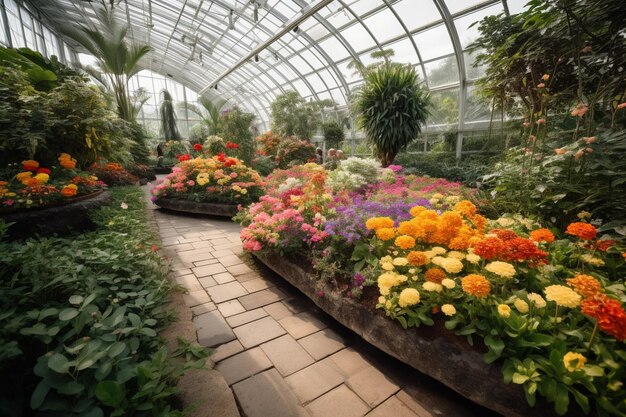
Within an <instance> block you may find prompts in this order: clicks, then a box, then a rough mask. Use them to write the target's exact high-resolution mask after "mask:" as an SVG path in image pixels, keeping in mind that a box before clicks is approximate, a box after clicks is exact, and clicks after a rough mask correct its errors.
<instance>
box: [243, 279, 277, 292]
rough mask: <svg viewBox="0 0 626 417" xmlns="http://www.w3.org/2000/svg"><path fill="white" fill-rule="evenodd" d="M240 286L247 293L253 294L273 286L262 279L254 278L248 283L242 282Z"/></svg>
mask: <svg viewBox="0 0 626 417" xmlns="http://www.w3.org/2000/svg"><path fill="white" fill-rule="evenodd" d="M240 282H241V281H240ZM241 285H243V286H244V288H245V289H246V290H248V292H249V293H253V292H257V291H261V290H264V289H266V288H271V287H273V286H274V283H273V282H271V281H268V280H266V279H263V278H256V279H251V280H249V281H244V282H242V283H241Z"/></svg>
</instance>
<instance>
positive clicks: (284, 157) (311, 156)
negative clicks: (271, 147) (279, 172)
mask: <svg viewBox="0 0 626 417" xmlns="http://www.w3.org/2000/svg"><path fill="white" fill-rule="evenodd" d="M310 161H315V147H314V146H313V145H311V144H310V143H309V142H306V141H304V140H300V139H298V138H296V137H293V136H288V137H284V138H282V139H281V141H280V143H279V144H278V148H277V151H276V163H278V167H279V168H281V169H286V168H288V167H290V166H293V165H300V164H304V163H307V162H310Z"/></svg>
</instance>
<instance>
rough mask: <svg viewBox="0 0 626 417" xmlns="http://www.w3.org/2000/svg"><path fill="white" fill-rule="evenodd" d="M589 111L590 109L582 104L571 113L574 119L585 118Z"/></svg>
mask: <svg viewBox="0 0 626 417" xmlns="http://www.w3.org/2000/svg"><path fill="white" fill-rule="evenodd" d="M587 110H589V107H587V106H586V105H585V104H583V103H580V104H578V106H576V108H575V109H574V110H572V112H571V113H570V114H571V115H572V116H574V117H577V116H578V117H583V116H584V115H585V113H587Z"/></svg>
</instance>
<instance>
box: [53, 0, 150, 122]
mask: <svg viewBox="0 0 626 417" xmlns="http://www.w3.org/2000/svg"><path fill="white" fill-rule="evenodd" d="M96 13H97V15H98V21H99V22H100V23H101V26H100V27H99V28H93V29H92V28H88V27H86V26H83V25H79V26H78V28H76V27H74V28H72V29H68V30H66V31H64V33H65V34H66V35H67V36H69V37H71V38H72V39H73V40H75V41H76V42H78V43H79V44H81V45H82V46H83V47H84V48H85V49H86V50H87V51H89V52H90V53H91V54H92V55H93V56H94V57H95V58H96V60H97V62H98V67H99V69H100V70H101V71H102V72H103V73H104V74H105V76H106V78H107V79H108V85H109V86H110V88H111V90H112V91H113V95H114V97H115V101H116V103H117V111H118V114H119V116H120V118H122V119H124V120H127V121H134V120H135V115H136V112H135V111H134V109H133V102H132V100H131V98H130V94H129V92H128V80H129V79H130V78H131V77H133V76H134V75H135V74H137V73H138V72H139V71H140V70H141V67H140V66H139V61H140V60H141V59H142V58H143V57H144V56H145V55H146V54H147V53H148V52H150V47H149V46H147V45H137V44H129V43H128V42H127V40H126V34H127V32H128V26H126V25H120V24H119V23H118V22H117V21H116V19H115V17H114V16H113V11H112V10H111V11H109V10H108V9H106V8H104V9H98V10H97V11H96Z"/></svg>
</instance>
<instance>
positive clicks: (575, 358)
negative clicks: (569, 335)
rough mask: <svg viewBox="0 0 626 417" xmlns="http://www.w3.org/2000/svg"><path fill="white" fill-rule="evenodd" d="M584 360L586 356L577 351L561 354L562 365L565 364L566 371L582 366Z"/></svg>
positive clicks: (572, 370)
mask: <svg viewBox="0 0 626 417" xmlns="http://www.w3.org/2000/svg"><path fill="white" fill-rule="evenodd" d="M586 362H587V358H585V357H584V356H583V355H581V354H580V353H578V352H567V353H566V354H565V355H563V365H565V369H567V372H574V371H575V370H577V369H580V368H582V367H584V366H585V363H586Z"/></svg>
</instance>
